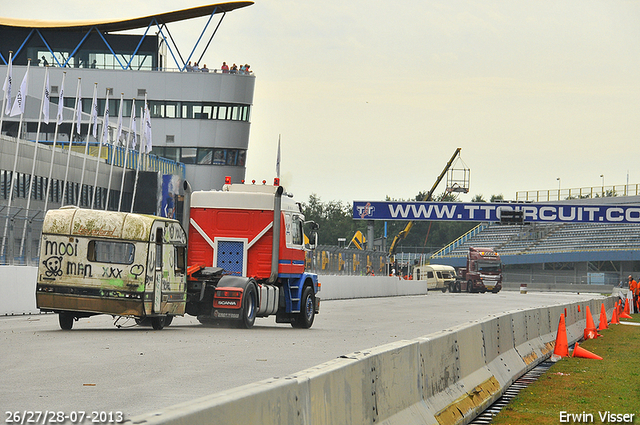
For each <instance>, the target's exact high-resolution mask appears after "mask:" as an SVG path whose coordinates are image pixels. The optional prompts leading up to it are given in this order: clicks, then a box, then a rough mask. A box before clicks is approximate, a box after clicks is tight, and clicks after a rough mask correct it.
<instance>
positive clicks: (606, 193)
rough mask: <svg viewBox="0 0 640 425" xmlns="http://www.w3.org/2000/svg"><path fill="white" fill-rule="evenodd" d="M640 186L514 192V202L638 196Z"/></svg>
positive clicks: (624, 185)
mask: <svg viewBox="0 0 640 425" xmlns="http://www.w3.org/2000/svg"><path fill="white" fill-rule="evenodd" d="M638 195H640V184H622V185H613V186H593V187H582V188H577V189H547V190H529V191H522V192H516V201H523V202H548V201H564V200H569V199H593V198H609V197H613V196H638Z"/></svg>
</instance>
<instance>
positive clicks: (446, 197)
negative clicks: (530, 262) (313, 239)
mask: <svg viewBox="0 0 640 425" xmlns="http://www.w3.org/2000/svg"><path fill="white" fill-rule="evenodd" d="M426 195H427V193H426V192H420V193H418V194H417V195H416V196H415V198H414V199H410V200H409V201H422V200H424V199H425V198H426ZM386 200H387V201H404V200H403V199H392V198H390V197H388V196H387V198H386ZM433 200H434V201H436V202H460V200H459V199H458V197H457V195H454V194H445V193H443V194H441V195H438V196H435V197H434V199H433ZM502 200H504V197H503V196H502V195H493V196H491V198H490V200H489V201H490V202H499V201H502ZM472 202H486V200H485V199H484V197H483V196H482V195H476V196H474V198H473V199H472ZM302 210H303V213H304V215H305V219H306V220H313V221H315V222H316V223H317V224H318V225H319V230H318V243H319V244H321V245H334V246H335V245H338V239H339V238H344V239H346V244H347V245H348V244H349V241H351V239H352V238H353V235H355V233H356V232H357V231H358V230H359V231H361V232H362V234H363V235H365V237H366V235H367V222H366V221H365V220H354V219H353V218H352V217H353V205H352V204H347V203H344V202H342V201H329V202H323V201H322V200H321V199H320V197H319V196H318V195H316V194H315V193H314V194H311V195H310V196H309V200H308V202H303V203H302ZM386 225H387V230H386V232H387V244H386V246H387V249H388V247H389V245H390V244H391V242H392V241H393V238H394V237H395V236H396V235H397V234H398V233H399V232H400V231H401V230H403V229H404V228H405V226H406V225H407V223H406V222H404V221H387V222H386ZM477 225H478V222H456V221H417V222H414V225H413V228H412V229H411V231H410V232H409V234H408V235H407V236H406V237H405V238H404V239H403V240H402V241H401V242H400V243H399V245H398V249H397V252H402V250H403V247H404V248H405V249H411V250H415V249H416V248H418V249H422V251H421V252H424V253H429V252H431V251H435V250H436V249H439V248H442V247H444V246H446V245H447V244H449V243H450V242H452V241H454V240H455V239H457V238H458V237H460V236H462V235H464V234H465V233H466V232H468V231H469V230H471V229H473V228H474V227H475V226H477ZM384 228H385V222H382V221H375V222H374V237H375V238H376V239H378V238H380V237H383V236H384V231H385V230H384ZM409 247H411V248H409Z"/></svg>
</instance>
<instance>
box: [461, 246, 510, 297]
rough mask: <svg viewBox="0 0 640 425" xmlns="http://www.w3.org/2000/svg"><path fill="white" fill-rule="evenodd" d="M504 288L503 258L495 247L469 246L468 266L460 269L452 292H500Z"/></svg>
mask: <svg viewBox="0 0 640 425" xmlns="http://www.w3.org/2000/svg"><path fill="white" fill-rule="evenodd" d="M501 289H502V260H501V259H500V255H499V254H498V253H497V252H496V251H495V250H494V249H493V248H476V247H469V252H468V253H467V266H466V267H465V268H462V269H459V273H458V279H457V281H456V288H455V289H454V291H452V292H460V291H466V292H486V291H491V292H493V293H498V292H500V290H501Z"/></svg>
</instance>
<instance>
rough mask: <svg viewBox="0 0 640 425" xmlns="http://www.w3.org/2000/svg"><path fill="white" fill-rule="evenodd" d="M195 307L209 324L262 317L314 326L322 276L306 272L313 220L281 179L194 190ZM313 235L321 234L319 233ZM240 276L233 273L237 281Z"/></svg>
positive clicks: (191, 299) (191, 264)
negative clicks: (309, 228)
mask: <svg viewBox="0 0 640 425" xmlns="http://www.w3.org/2000/svg"><path fill="white" fill-rule="evenodd" d="M189 204H190V208H189V214H190V217H189V227H188V228H189V254H188V260H187V261H188V268H189V279H188V281H189V284H188V294H189V295H188V303H187V313H188V314H191V315H194V316H197V317H198V320H199V321H200V322H201V323H203V324H212V323H215V322H218V321H221V320H230V321H239V322H240V323H241V324H242V325H243V326H244V327H247V328H249V327H252V326H253V323H254V321H255V318H256V317H266V316H269V315H273V314H275V315H276V322H285V323H291V325H292V326H294V327H302V328H309V327H311V325H312V324H313V320H314V317H315V314H316V313H318V312H319V305H320V299H319V298H318V297H317V293H318V291H319V289H320V285H319V283H318V276H317V275H316V274H315V273H308V272H306V271H305V250H306V249H307V246H309V247H311V248H312V247H313V244H305V242H306V241H305V234H304V225H305V219H304V215H303V214H302V209H301V206H300V204H299V203H297V202H295V201H294V200H293V198H292V197H291V196H289V195H287V194H286V193H285V192H284V188H283V187H282V186H279V184H275V185H274V186H269V185H266V184H262V185H259V184H258V185H256V184H231V183H230V180H229V181H228V182H227V183H226V184H225V185H224V186H223V188H222V190H219V191H197V192H194V193H193V194H191V196H190V201H189ZM311 239H312V240H313V239H315V238H314V236H313V235H311ZM232 278H233V279H232Z"/></svg>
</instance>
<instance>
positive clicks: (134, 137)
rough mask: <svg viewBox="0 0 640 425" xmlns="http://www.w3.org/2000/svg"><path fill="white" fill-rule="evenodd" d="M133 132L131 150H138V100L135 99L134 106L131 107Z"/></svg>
mask: <svg viewBox="0 0 640 425" xmlns="http://www.w3.org/2000/svg"><path fill="white" fill-rule="evenodd" d="M131 132H132V133H133V134H132V136H131V137H132V140H131V149H133V150H136V146H137V145H138V141H137V139H136V100H135V99H133V104H132V105H131ZM141 148H142V147H141Z"/></svg>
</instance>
